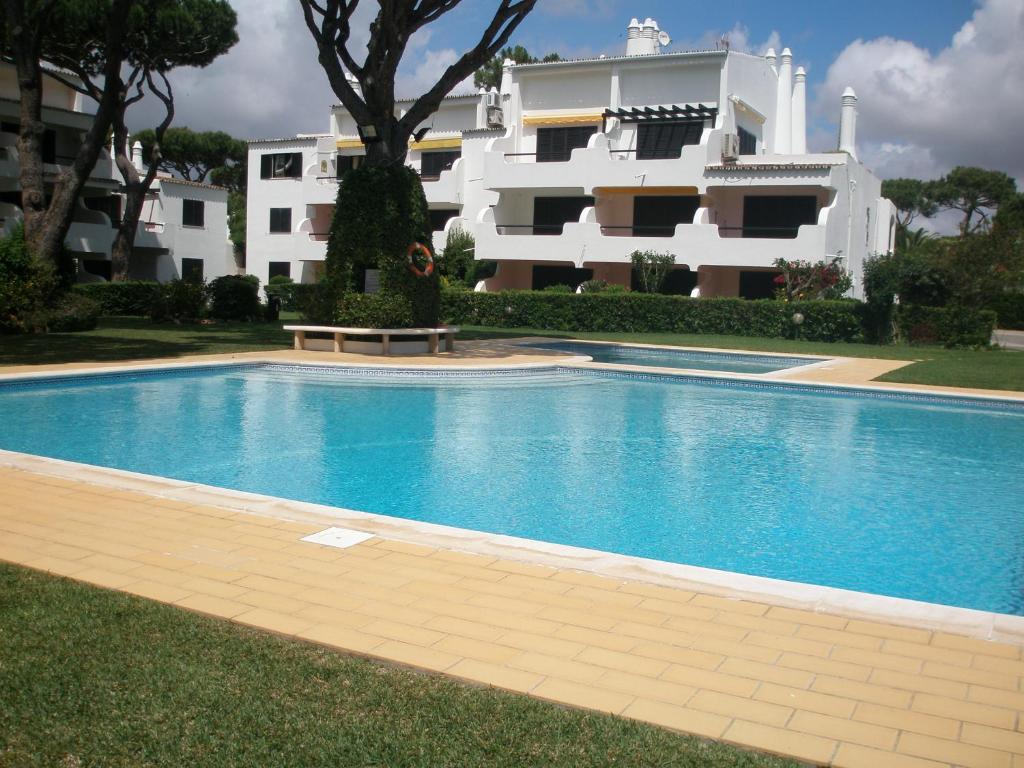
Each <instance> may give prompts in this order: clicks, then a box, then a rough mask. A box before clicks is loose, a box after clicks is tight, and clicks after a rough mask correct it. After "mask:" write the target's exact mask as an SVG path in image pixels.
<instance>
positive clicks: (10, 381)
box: [0, 361, 1024, 413]
mask: <svg viewBox="0 0 1024 768" xmlns="http://www.w3.org/2000/svg"><path fill="white" fill-rule="evenodd" d="M606 365H607V364H606ZM257 369H259V370H267V371H274V372H285V373H297V374H310V373H313V374H318V375H335V376H344V377H351V378H372V379H388V378H394V379H405V380H415V379H467V380H469V379H480V378H486V379H501V378H505V379H530V378H532V377H534V376H537V375H538V374H552V373H558V372H567V373H572V374H575V375H582V376H589V377H595V378H613V379H614V378H619V379H623V378H624V379H632V380H637V381H654V382H660V383H675V384H703V385H714V386H721V387H727V388H731V389H751V390H761V391H776V392H797V393H799V392H803V393H808V392H810V393H815V394H821V395H831V396H844V395H846V396H855V397H865V398H872V399H879V400H895V401H909V402H918V403H922V404H932V405H944V406H962V407H973V408H979V407H980V408H984V409H986V410H989V409H995V410H1011V411H1013V412H1015V413H1016V412H1024V401H1022V400H1018V399H1015V398H1010V397H1000V396H999V395H988V394H985V395H981V394H978V395H974V394H959V393H948V394H947V393H944V392H916V391H913V390H910V389H903V388H900V389H882V388H875V387H865V386H857V385H836V384H822V383H817V382H801V381H789V380H782V379H765V378H760V377H758V378H754V375H744V374H733V375H730V376H723V375H716V374H715V373H714V372H711V373H707V374H693V373H681V372H674V371H670V370H667V371H642V370H632V369H627V368H618V369H617V368H614V367H601V368H591V367H586V366H582V365H574V364H572V363H555V364H551V365H541V366H530V367H525V366H518V367H513V366H509V367H501V368H497V367H496V368H469V367H461V368H455V367H446V368H438V367H429V368H426V367H419V368H417V367H399V366H395V367H391V366H350V365H308V364H302V363H294V364H291V363H275V362H267V361H253V362H224V363H220V362H218V363H210V364H206V365H173V364H172V365H164V366H158V367H144V368H128V369H118V370H116V371H109V370H99V371H69V372H67V373H60V374H51V375H38V374H20V373H19V374H7V375H0V392H4V391H17V390H24V389H36V388H42V387H51V386H59V385H62V384H90V383H95V382H97V381H98V380H99V381H115V380H123V379H151V378H161V377H164V376H175V375H182V374H185V375H198V374H213V373H220V372H226V371H244V370H257Z"/></svg>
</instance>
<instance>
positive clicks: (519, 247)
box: [476, 207, 828, 269]
mask: <svg viewBox="0 0 1024 768" xmlns="http://www.w3.org/2000/svg"><path fill="white" fill-rule="evenodd" d="M701 215H702V214H701V212H700V211H698V213H697V216H701ZM494 216H495V214H494V211H493V209H488V210H486V211H483V212H482V213H481V214H480V216H479V218H478V219H477V222H476V238H477V252H478V254H479V258H483V259H494V260H509V261H530V262H545V261H548V262H557V263H566V262H571V263H573V264H576V265H577V266H583V265H584V264H588V263H593V262H604V263H613V264H615V263H617V264H628V263H630V254H631V253H633V251H636V250H650V251H658V252H661V253H673V254H675V256H676V263H677V264H686V265H688V266H689V267H690V268H691V269H697V268H698V267H699V266H702V265H706V264H707V265H715V266H736V267H741V266H742V267H770V266H772V264H773V263H774V262H775V260H776V259H780V258H786V259H806V260H808V261H818V260H820V259H821V258H822V254H823V253H824V252H825V241H826V233H827V230H828V226H827V219H828V216H827V213H826V214H825V215H822V216H819V219H818V222H819V223H818V224H815V225H806V226H802V227H800V230H799V233H798V234H797V237H796V238H793V239H773V238H745V239H739V238H728V237H722V235H721V234H720V233H719V230H718V227H717V226H715V225H712V224H678V225H676V228H675V234H674V235H672V236H671V237H628V238H625V237H616V236H614V235H610V234H602V227H601V224H598V223H597V220H596V219H597V216H596V211H595V209H594V208H593V207H591V208H586V209H584V211H583V213H582V214H581V216H580V221H578V222H569V223H567V224H565V226H564V228H563V230H562V234H561V235H560V236H558V235H534V234H532V230H531V229H518V230H515V229H510V230H505V231H507V232H508V233H509V234H499V229H500V228H499V227H498V226H497V225H496V224H495V221H494ZM697 216H695V218H697ZM516 232H518V233H519V234H514V233H516Z"/></svg>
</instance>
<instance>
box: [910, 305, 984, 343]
mask: <svg viewBox="0 0 1024 768" xmlns="http://www.w3.org/2000/svg"><path fill="white" fill-rule="evenodd" d="M896 322H897V324H898V326H899V330H900V335H901V336H902V337H903V338H904V339H905V340H906V341H909V342H910V343H911V344H935V343H937V342H938V343H942V344H944V345H945V346H947V347H987V346H988V345H989V344H991V343H992V331H994V330H995V327H996V313H995V312H993V311H991V310H988V309H974V308H973V307H959V306H952V305H951V306H948V307H922V306H915V305H909V304H902V305H900V308H899V312H898V313H897V315H896Z"/></svg>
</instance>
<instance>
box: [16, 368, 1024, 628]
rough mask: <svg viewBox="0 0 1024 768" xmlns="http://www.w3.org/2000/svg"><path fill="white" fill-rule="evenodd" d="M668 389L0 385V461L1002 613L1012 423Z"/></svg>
mask: <svg viewBox="0 0 1024 768" xmlns="http://www.w3.org/2000/svg"><path fill="white" fill-rule="evenodd" d="M670 378H671V377H657V376H646V377H639V378H638V377H629V376H625V375H619V374H605V373H585V372H572V371H569V370H562V371H555V370H551V371H546V372H545V371H539V372H535V373H529V374H527V373H523V374H517V375H505V376H487V377H483V376H475V377H470V378H467V377H465V376H451V375H448V376H444V377H435V378H423V377H411V378H397V379H396V378H394V377H381V376H379V375H378V376H370V375H354V374H350V373H349V374H342V373H336V372H328V371H320V372H317V371H316V370H315V369H314V370H306V371H297V370H289V369H287V368H285V367H281V366H266V367H257V366H249V367H235V368H230V369H220V370H206V371H196V370H193V371H191V372H177V373H171V374H162V375H133V376H124V377H108V378H103V377H93V378H86V377H82V378H79V379H76V380H74V382H73V383H67V382H65V383H54V382H49V383H46V382H44V383H34V384H30V385H26V384H17V385H0V447H2V448H6V449H10V450H15V451H23V452H27V453H34V454H41V455H44V456H53V457H57V458H62V459H70V460H73V461H79V462H85V463H88V464H97V465H102V466H108V467H118V468H121V469H128V470H134V471H138V472H145V473H151V474H156V475H163V476H169V477H174V478H180V479H184V480H190V481H195V482H200V483H207V484H211V485H216V486H224V487H228V488H235V489H241V490H246V491H254V492H258V493H266V494H272V495H275V496H283V497H287V498H292V499H300V500H305V501H312V502H319V503H324V504H330V505H335V506H342V507H348V508H352V509H359V510H365V511H370V512H378V513H383V514H386V515H394V516H398V517H404V518H413V519H416V520H425V521H430V522H435V523H444V524H448V525H455V526H460V527H464V528H473V529H477V530H483V531H493V532H500V533H506V534H512V535H516V536H524V537H527V538H531V539H539V540H545V541H551V542H558V543H563V544H572V545H577V546H583V547H592V548H595V549H601V550H606V551H611V552H619V553H625V554H630V555H638V556H642V557H649V558H656V559H659V560H667V561H672V562H677V563H688V564H692V565H700V566H707V567H711V568H720V569H725V570H730V571H739V572H743V573H749V574H757V575H762V576H771V577H775V578H781V579H789V580H794V581H801V582H810V583H814V584H824V585H830V586H835V587H844V588H847V589H855V590H862V591H867V592H874V593H880V594H885V595H894V596H899V597H907V598H914V599H918V600H927V601H931V602H938V603H946V604H952V605H959V606H967V607H971V608H980V609H986V610H991V611H997V612H1002V613H1009V614H1019V615H1024V448H1022V446H1024V407H1021V406H1017V405H994V406H993V405H972V404H969V403H967V402H965V401H951V402H943V401H940V400H938V399H926V398H925V399H918V400H911V399H899V398H896V397H872V396H868V395H864V396H855V395H849V394H837V393H830V392H829V391H813V390H812V391H806V390H798V389H796V388H793V387H790V388H781V387H775V386H766V385H757V386H753V385H728V384H724V383H721V382H718V383H716V382H701V381H695V380H686V379H682V380H679V381H672V380H670Z"/></svg>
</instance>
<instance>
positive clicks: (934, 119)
mask: <svg viewBox="0 0 1024 768" xmlns="http://www.w3.org/2000/svg"><path fill="white" fill-rule="evenodd" d="M1022 43H1024V3H1022V2H1021V0H983V2H982V3H981V4H980V5H979V7H978V8H977V10H976V11H975V13H974V16H973V17H972V18H971V20H970V21H968V22H967V23H965V24H964V25H963V27H961V29H960V30H959V31H958V32H957V33H956V34H955V35H954V36H953V38H952V39H951V40H950V43H949V45H948V46H947V47H945V48H943V49H942V50H941V51H939V52H938V53H935V54H932V53H931V52H929V51H927V50H925V49H923V48H920V47H918V46H917V45H915V44H914V43H911V42H908V41H906V40H896V39H894V38H891V37H882V38H877V39H874V40H866V41H865V40H856V41H854V42H853V43H851V44H850V45H848V46H847V47H846V49H845V50H844V51H843V52H842V53H840V54H839V56H838V57H837V58H836V60H835V62H833V64H832V66H831V67H829V70H828V73H827V75H826V77H825V82H824V84H823V85H822V86H821V88H820V90H819V92H818V96H817V100H816V109H817V111H818V113H819V114H820V115H822V116H826V117H827V118H829V119H832V120H835V119H836V118H837V117H838V112H839V98H840V94H841V93H842V90H843V89H844V88H845V87H846V86H848V85H849V86H853V88H854V90H856V91H857V95H858V96H859V97H860V101H859V104H858V109H859V113H860V114H859V118H858V124H857V130H858V143H859V145H860V147H861V155H862V156H863V159H865V161H866V162H867V163H868V164H869V165H872V166H873V167H874V168H875V169H876V170H877V171H878V172H879V173H880V174H881V175H882V176H885V177H894V176H900V175H914V176H918V177H921V176H924V177H929V176H936V175H940V174H941V173H943V172H945V171H947V170H949V169H950V168H952V167H953V166H955V165H979V166H982V167H986V168H992V169H997V170H1004V171H1006V172H1007V173H1009V174H1011V175H1013V176H1015V177H1016V178H1017V179H1018V180H1024V152H1021V151H1020V142H1019V139H1018V134H1019V133H1020V131H1019V126H1020V125H1021V124H1022V123H1024V99H1022V98H1021V95H1020V83H1021V82H1022V81H1024V45H1022Z"/></svg>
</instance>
